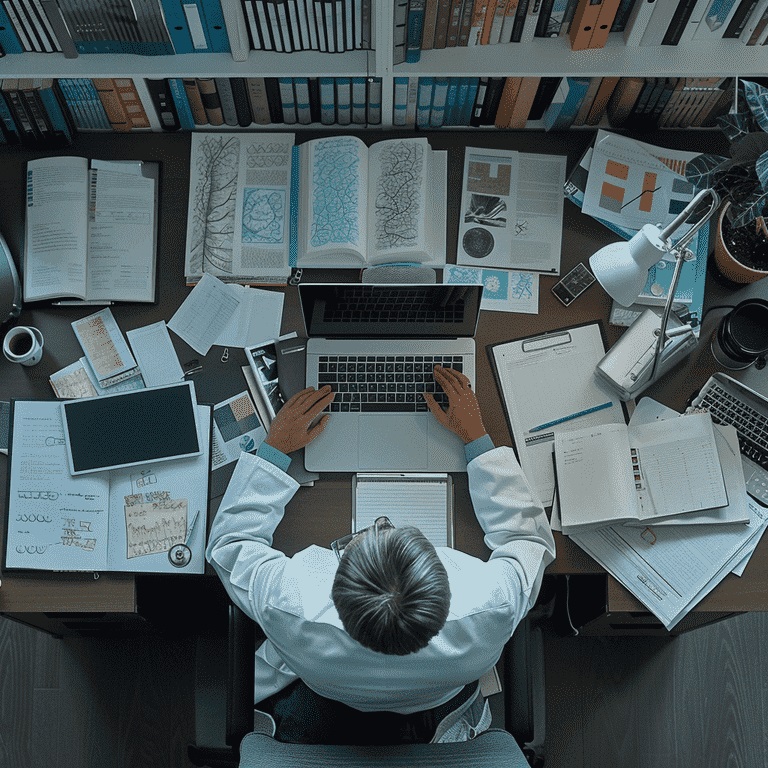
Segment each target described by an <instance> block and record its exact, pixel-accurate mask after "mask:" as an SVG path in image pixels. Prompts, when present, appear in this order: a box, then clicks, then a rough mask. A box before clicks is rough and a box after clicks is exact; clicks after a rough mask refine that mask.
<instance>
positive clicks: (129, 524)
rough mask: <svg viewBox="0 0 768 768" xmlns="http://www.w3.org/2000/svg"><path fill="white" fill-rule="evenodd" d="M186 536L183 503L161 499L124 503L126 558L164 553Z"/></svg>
mask: <svg viewBox="0 0 768 768" xmlns="http://www.w3.org/2000/svg"><path fill="white" fill-rule="evenodd" d="M186 536H187V500H186V499H170V498H163V499H157V500H155V501H149V502H146V501H140V500H138V499H136V498H135V497H131V496H127V497H126V499H125V539H126V543H127V551H126V557H127V558H129V559H130V558H133V557H141V556H143V555H153V554H156V553H157V552H167V551H168V550H169V549H170V548H171V547H172V546H174V545H175V544H181V543H183V542H184V540H185V539H186Z"/></svg>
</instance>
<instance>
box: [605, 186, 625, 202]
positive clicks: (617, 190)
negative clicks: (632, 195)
mask: <svg viewBox="0 0 768 768" xmlns="http://www.w3.org/2000/svg"><path fill="white" fill-rule="evenodd" d="M602 191H603V196H604V197H610V198H611V200H616V201H617V202H619V203H621V202H622V201H623V200H624V188H623V187H617V186H616V185H615V184H609V183H608V182H607V181H604V182H603V188H602Z"/></svg>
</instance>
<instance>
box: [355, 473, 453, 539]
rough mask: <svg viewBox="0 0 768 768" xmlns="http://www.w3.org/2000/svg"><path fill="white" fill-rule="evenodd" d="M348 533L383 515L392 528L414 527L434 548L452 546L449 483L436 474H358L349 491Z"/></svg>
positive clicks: (444, 475) (450, 483)
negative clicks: (349, 529)
mask: <svg viewBox="0 0 768 768" xmlns="http://www.w3.org/2000/svg"><path fill="white" fill-rule="evenodd" d="M352 502H353V503H352V530H353V531H359V530H362V529H363V528H366V527H368V526H369V525H373V521H374V520H375V519H376V518H377V517H381V516H382V515H386V517H388V518H389V519H390V520H391V521H392V523H393V524H394V525H395V526H396V527H398V528H399V527H402V526H405V525H414V526H416V527H417V528H418V529H419V530H420V531H421V532H422V533H423V534H424V535H425V536H426V537H427V539H429V541H431V542H432V544H433V545H434V546H436V547H446V546H448V547H452V546H453V483H452V481H451V477H450V475H447V474H440V473H413V474H402V473H397V474H392V473H358V474H357V475H356V476H355V481H354V484H353V488H352Z"/></svg>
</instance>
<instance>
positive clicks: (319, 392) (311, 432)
mask: <svg viewBox="0 0 768 768" xmlns="http://www.w3.org/2000/svg"><path fill="white" fill-rule="evenodd" d="M335 396H336V393H335V392H332V391H331V387H330V385H328V384H326V385H325V386H324V387H321V388H320V389H315V388H314V387H307V388H306V389H302V390H301V392H297V393H296V394H295V395H294V396H293V397H292V398H291V399H290V400H288V402H287V403H286V404H285V405H284V406H283V407H282V408H281V409H280V410H279V411H278V412H277V416H275V418H274V420H273V421H272V425H271V426H270V428H269V434H268V435H267V438H266V440H265V441H264V442H265V443H267V444H268V445H271V446H272V447H273V448H277V450H278V451H282V452H283V453H292V452H293V451H297V450H299V448H303V447H304V446H305V445H306V444H307V443H310V442H312V440H314V439H315V438H316V437H317V436H318V435H319V434H320V433H321V432H322V431H323V430H324V429H325V424H326V422H327V421H328V416H329V414H327V413H326V414H325V416H323V417H322V418H321V419H320V420H319V421H318V422H317V423H316V424H314V425H313V424H312V422H313V421H314V420H315V419H316V418H317V416H319V415H320V414H321V413H322V412H323V411H324V410H325V409H326V408H327V407H328V406H329V405H330V404H331V401H332V400H333V398H334V397H335Z"/></svg>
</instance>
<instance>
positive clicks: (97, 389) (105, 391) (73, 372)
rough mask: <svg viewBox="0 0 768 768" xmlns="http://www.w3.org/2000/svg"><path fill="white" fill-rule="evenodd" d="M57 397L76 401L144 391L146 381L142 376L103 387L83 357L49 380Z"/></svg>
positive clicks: (52, 375)
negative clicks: (139, 390) (83, 398)
mask: <svg viewBox="0 0 768 768" xmlns="http://www.w3.org/2000/svg"><path fill="white" fill-rule="evenodd" d="M48 380H49V381H50V382H51V387H53V391H54V392H55V393H56V397H60V398H62V400H75V399H77V398H79V397H94V396H96V395H99V396H101V395H114V394H117V393H118V392H133V391H135V390H137V389H144V379H143V378H142V377H141V374H138V375H136V376H131V378H130V379H123V380H122V381H118V382H117V383H116V384H110V386H108V387H102V386H101V384H99V382H98V380H97V379H96V374H95V373H94V372H93V368H91V365H90V363H89V362H88V358H87V357H81V358H80V359H79V360H76V361H75V362H74V363H72V364H71V365H68V366H67V367H66V368H62V369H61V370H60V371H56V373H52V374H51V376H50V378H49V379H48Z"/></svg>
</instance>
